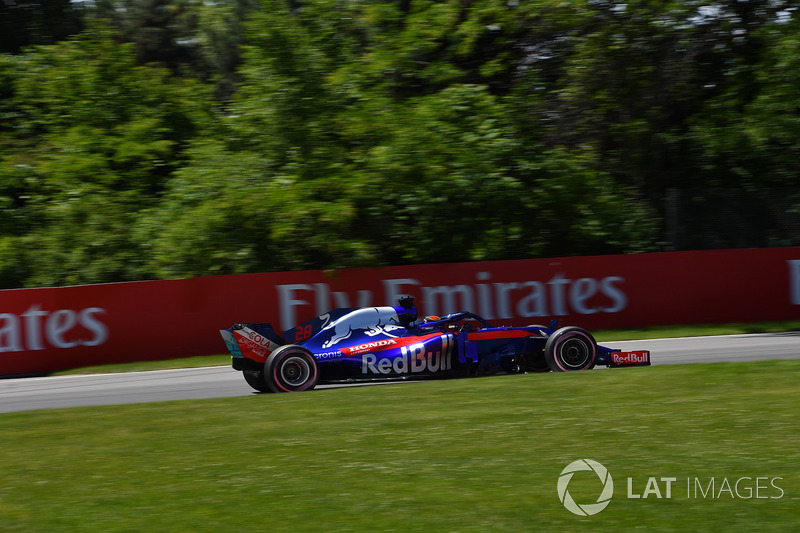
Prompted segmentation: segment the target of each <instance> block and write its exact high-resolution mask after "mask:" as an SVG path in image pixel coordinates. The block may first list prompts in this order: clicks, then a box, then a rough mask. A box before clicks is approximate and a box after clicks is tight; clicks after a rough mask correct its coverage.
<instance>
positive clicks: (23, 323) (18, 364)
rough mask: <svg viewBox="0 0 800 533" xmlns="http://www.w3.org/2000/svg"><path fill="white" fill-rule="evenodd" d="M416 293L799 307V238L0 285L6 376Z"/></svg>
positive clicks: (672, 315)
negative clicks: (47, 285)
mask: <svg viewBox="0 0 800 533" xmlns="http://www.w3.org/2000/svg"><path fill="white" fill-rule="evenodd" d="M404 294H409V295H411V296H414V297H415V298H416V303H417V307H418V308H419V310H420V313H422V314H425V315H434V314H445V313H448V312H454V311H461V310H470V311H473V312H475V313H477V314H479V315H482V316H484V317H485V318H487V319H490V320H491V321H492V322H493V323H495V324H497V325H526V324H544V323H547V322H548V321H549V320H550V319H552V318H559V319H561V322H562V324H575V325H580V326H583V327H586V328H589V329H597V328H620V327H637V326H647V325H666V324H699V323H725V322H755V321H772V320H796V319H800V248H771V249H759V250H722V251H702V252H665V253H652V254H640V255H611V256H597V257H571V258H559V259H532V260H519V261H497V262H478V263H452V264H435V265H414V266H403V267H388V268H379V269H353V270H343V271H337V272H334V273H326V272H323V271H304V272H280V273H266V274H242V275H232V276H213V277H202V278H192V279H185V280H170V281H143V282H132V283H111V284H103V285H86V286H77V287H60V288H52V289H14V290H4V291H0V375H17V374H31V373H42V372H49V371H53V370H59V369H66V368H74V367H79V366H86V365H94V364H105V363H112V362H125V361H135V360H148V359H149V360H154V359H166V358H175V357H188V356H194V355H204V354H213V353H224V351H225V346H224V343H223V342H222V340H221V338H220V336H219V333H218V330H219V329H221V328H226V327H228V326H230V324H231V323H234V322H272V323H273V325H274V326H275V327H276V329H280V330H285V329H288V328H290V327H292V326H294V325H296V324H297V323H299V322H302V321H305V320H307V319H309V318H312V317H313V316H316V315H318V314H322V313H324V312H326V311H328V310H330V309H332V308H334V307H356V306H369V305H386V304H395V303H396V301H397V297H398V296H399V295H404Z"/></svg>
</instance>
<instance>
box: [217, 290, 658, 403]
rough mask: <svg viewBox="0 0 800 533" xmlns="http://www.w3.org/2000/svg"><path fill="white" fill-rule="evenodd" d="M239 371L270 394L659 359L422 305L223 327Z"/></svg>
mask: <svg viewBox="0 0 800 533" xmlns="http://www.w3.org/2000/svg"><path fill="white" fill-rule="evenodd" d="M220 333H221V334H222V338H223V339H224V341H225V344H226V346H227V347H228V350H229V351H230V352H231V355H232V356H233V368H235V369H236V370H241V371H242V372H243V373H244V378H245V380H246V381H247V383H248V384H249V385H250V386H251V387H253V388H254V389H256V390H258V391H261V392H268V391H272V392H294V391H304V390H309V389H313V388H314V387H315V386H316V385H317V384H318V383H335V382H353V381H370V380H391V379H411V378H445V377H467V376H481V375H490V374H499V373H506V374H519V373H525V372H547V371H553V372H570V371H574V370H587V369H590V368H593V367H594V366H595V365H606V366H612V367H616V366H647V365H649V364H650V352H648V351H646V350H641V351H635V352H623V351H620V350H615V349H613V348H606V347H603V346H598V345H597V343H596V342H595V340H594V338H593V337H592V335H591V334H589V332H588V331H586V330H583V329H581V328H578V327H574V326H570V327H564V328H558V325H557V321H553V322H551V323H550V324H549V325H548V326H540V325H534V326H526V327H494V326H492V324H490V323H489V322H488V321H486V320H484V319H483V318H481V317H480V316H478V315H475V314H473V313H470V312H461V313H453V314H449V315H446V316H442V317H437V316H430V317H425V318H424V319H423V320H417V309H416V307H414V302H413V299H411V298H403V299H401V300H400V305H399V306H396V307H391V306H385V307H363V308H355V309H353V308H348V309H334V310H333V311H330V312H328V313H325V314H324V315H320V316H318V317H316V318H314V319H312V320H309V321H308V322H304V323H303V324H300V325H299V326H296V327H294V328H292V329H289V330H287V331H285V332H283V334H282V335H278V334H277V333H276V332H275V330H273V328H272V326H271V325H270V324H255V323H253V324H234V325H233V326H232V327H231V328H228V329H224V330H220Z"/></svg>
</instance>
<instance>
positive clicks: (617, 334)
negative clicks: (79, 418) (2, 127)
mask: <svg viewBox="0 0 800 533" xmlns="http://www.w3.org/2000/svg"><path fill="white" fill-rule="evenodd" d="M783 331H800V322H759V323H754V324H751V323H738V324H721V325H693V326H658V327H652V328H638V329H617V330H603V331H593V332H592V334H593V335H594V337H595V338H596V339H597V341H598V342H608V341H622V340H640V339H657V338H665V337H699V336H704V335H735V334H741V333H779V332H783ZM230 364H231V357H230V355H228V354H223V355H209V356H201V357H185V358H181V359H167V360H163V361H140V362H134V363H123V364H113V365H99V366H92V367H83V368H75V369H72V370H65V371H60V372H56V373H55V374H56V375H70V374H99V373H107V372H137V371H143V370H169V369H174V368H198V367H206V366H227V365H230Z"/></svg>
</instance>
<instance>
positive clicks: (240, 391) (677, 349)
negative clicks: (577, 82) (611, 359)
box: [0, 332, 800, 413]
mask: <svg viewBox="0 0 800 533" xmlns="http://www.w3.org/2000/svg"><path fill="white" fill-rule="evenodd" d="M601 344H603V345H605V346H608V347H613V348H620V349H622V350H637V349H642V350H650V352H651V357H652V362H653V364H654V365H668V364H686V363H715V362H737V361H764V360H769V359H800V332H790V333H771V334H759V335H724V336H714V337H692V338H678V339H652V340H640V341H622V342H603V343H601ZM334 386H337V385H329V386H324V385H323V386H320V387H318V388H320V389H324V388H329V387H334ZM251 394H255V393H254V392H253V391H252V389H250V387H248V386H247V384H246V383H245V382H244V379H243V378H242V376H241V373H239V372H237V371H235V370H233V369H232V368H229V367H208V368H193V369H183V370H159V371H152V372H130V373H120V374H92V375H74V376H55V377H43V378H23V379H6V380H0V413H10V412H16V411H30V410H36V409H53V408H65V407H78V406H95V405H114V404H126V403H145V402H159V401H170V400H192V399H204V398H226V397H235V396H248V395H251Z"/></svg>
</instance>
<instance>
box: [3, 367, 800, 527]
mask: <svg viewBox="0 0 800 533" xmlns="http://www.w3.org/2000/svg"><path fill="white" fill-rule="evenodd" d="M798 382H800V361H771V362H758V363H718V364H694V365H674V366H673V365H666V366H660V367H649V368H633V369H621V370H601V371H595V372H586V373H569V374H533V375H519V376H502V377H501V376H498V377H491V378H481V379H465V380H453V381H430V382H419V383H403V384H396V385H390V386H383V387H355V388H340V389H328V390H317V391H312V392H309V393H300V394H282V395H269V394H264V395H255V394H254V395H250V396H245V397H240V398H230V399H214V400H204V401H181V402H164V403H152V404H139V405H126V406H107V407H93V408H74V409H64V410H49V411H34V412H24V413H10V414H4V415H0V423H2V428H3V430H2V432H0V449H2V450H3V453H2V455H0V472H2V477H1V478H0V530H2V531H4V532H7V531H24V532H39V531H41V532H45V531H46V532H57V531H70V532H71V531H81V532H92V531H97V532H111V531H169V532H176V531H186V532H194V531H247V530H257V531H314V532H316V531H370V532H371V531H426V532H428V531H461V532H485V531H493V532H494V531H513V532H518V531H578V530H584V529H590V530H595V531H617V530H634V529H640V530H657V531H712V530H713V531H795V530H796V528H797V526H796V523H797V509H798V508H799V507H800V501H798V500H800V471H799V470H798V467H797V465H798V464H800V448H798V446H797V442H798V438H800V424H798V423H797V413H798V412H799V411H800V397H799V395H798V388H797V383H798ZM243 386H244V384H243ZM581 458H590V459H594V460H596V461H599V462H600V463H602V464H603V465H605V466H606V467H607V468H608V470H609V472H610V473H611V475H612V476H613V478H614V483H615V490H614V498H613V499H612V501H611V503H610V505H609V506H608V508H606V509H605V510H604V511H602V512H601V513H600V514H598V515H596V516H593V517H588V518H587V517H578V516H575V515H572V514H571V513H569V512H568V511H567V510H566V509H565V508H564V507H563V506H562V504H561V503H560V502H559V500H558V497H557V494H556V483H557V480H558V477H559V474H560V472H561V470H562V469H563V468H564V467H565V466H566V465H567V464H569V463H570V462H572V461H574V460H576V459H581ZM588 475H589V473H578V474H576V475H575V478H573V483H571V484H570V491H571V493H572V494H573V496H574V497H575V498H576V500H578V501H579V502H580V503H589V502H590V501H591V500H593V499H595V498H596V497H597V495H598V494H599V481H597V480H596V479H594V478H592V477H591V476H589V477H586V476H588ZM581 476H583V477H581ZM650 476H655V477H658V478H660V477H676V478H677V479H678V481H677V482H676V483H675V484H674V486H673V497H672V498H671V499H656V498H654V497H650V498H647V499H628V498H627V497H626V494H627V484H626V480H627V478H628V477H631V478H632V479H633V480H634V490H635V491H636V492H638V493H641V492H643V490H644V487H645V484H646V482H647V480H648V478H649V477H650ZM745 476H747V477H752V478H756V477H759V476H764V477H769V478H774V477H776V476H779V477H783V479H782V480H778V481H777V482H776V483H777V485H778V486H779V487H781V490H782V491H783V497H782V498H780V499H769V498H767V499H756V498H751V499H739V498H731V497H730V496H729V495H728V494H727V493H724V494H723V495H722V497H721V498H719V499H716V498H714V499H712V498H710V497H706V498H702V497H700V498H694V497H689V498H687V494H686V479H687V478H688V479H694V478H698V479H700V480H701V481H702V483H703V484H704V485H705V484H707V483H708V481H709V480H710V479H711V478H712V477H713V478H715V480H717V483H718V484H719V483H722V479H723V478H727V479H728V480H729V482H730V483H733V482H734V481H735V480H736V479H739V478H741V477H745ZM753 483H755V479H754V481H753ZM766 484H767V485H769V482H767V483H766ZM763 485H764V483H763V482H762V486H763ZM740 487H741V488H744V487H743V486H741V485H740ZM662 492H663V485H662ZM761 495H762V496H765V495H766V496H777V495H780V493H779V492H778V491H777V490H775V489H770V490H762V494H761Z"/></svg>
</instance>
